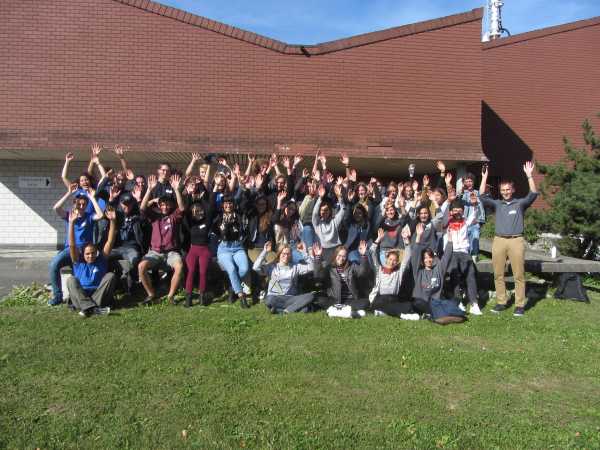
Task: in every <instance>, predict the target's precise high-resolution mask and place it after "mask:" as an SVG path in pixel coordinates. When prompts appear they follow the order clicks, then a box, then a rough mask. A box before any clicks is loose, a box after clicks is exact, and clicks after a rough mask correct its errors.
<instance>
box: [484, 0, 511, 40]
mask: <svg viewBox="0 0 600 450" xmlns="http://www.w3.org/2000/svg"><path fill="white" fill-rule="evenodd" d="M503 6H504V2H503V1H502V0H488V16H489V20H490V22H489V23H490V29H489V31H488V32H487V33H486V34H485V35H484V38H483V40H484V41H488V40H492V41H493V40H494V39H498V38H499V37H501V36H502V33H503V32H506V34H508V35H509V36H510V32H509V31H508V30H507V29H506V28H504V27H502V7H503Z"/></svg>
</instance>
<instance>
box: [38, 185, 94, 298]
mask: <svg viewBox="0 0 600 450" xmlns="http://www.w3.org/2000/svg"><path fill="white" fill-rule="evenodd" d="M78 189H79V186H78V185H77V183H72V184H71V185H70V186H69V190H68V191H67V193H66V194H65V195H63V197H62V198H61V199H60V200H59V201H58V202H56V204H55V205H54V211H55V212H56V214H57V215H58V216H59V217H61V218H62V219H63V220H65V222H66V225H67V227H66V228H67V236H66V238H65V248H64V249H63V250H61V251H60V252H58V254H57V255H56V256H55V257H54V258H52V261H51V262H50V267H49V276H50V283H51V285H52V299H51V300H50V301H49V302H48V304H49V305H50V306H56V305H60V304H61V303H62V301H63V295H62V288H61V282H60V269H62V268H63V267H66V266H69V265H70V264H71V260H70V259H69V234H68V231H69V228H68V227H69V223H68V220H69V213H67V212H66V211H65V210H64V209H63V205H64V204H65V203H66V202H67V200H68V199H69V198H70V197H72V196H74V198H73V207H72V210H76V211H78V212H79V214H78V216H77V219H76V220H75V223H74V225H73V226H74V229H75V244H76V245H77V246H78V247H82V246H83V245H85V244H88V243H91V242H93V241H94V223H95V222H96V221H98V220H100V219H102V218H103V217H104V214H103V213H102V209H101V208H100V205H99V204H98V202H97V201H96V197H95V194H96V192H95V191H94V190H93V189H92V188H91V186H90V187H89V188H88V189H89V190H88V191H86V193H85V194H84V193H79V194H75V193H76V192H78ZM90 203H91V204H92V207H93V213H92V212H90V211H89V208H88V204H90Z"/></svg>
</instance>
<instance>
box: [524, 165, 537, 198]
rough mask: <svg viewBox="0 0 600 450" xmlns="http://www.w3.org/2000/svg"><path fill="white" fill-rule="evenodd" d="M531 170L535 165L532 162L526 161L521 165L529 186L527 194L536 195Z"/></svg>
mask: <svg viewBox="0 0 600 450" xmlns="http://www.w3.org/2000/svg"><path fill="white" fill-rule="evenodd" d="M533 169H535V164H534V163H533V161H527V162H526V163H525V164H524V165H523V172H525V175H527V183H528V184H529V192H533V193H537V188H536V186H535V180H534V179H533Z"/></svg>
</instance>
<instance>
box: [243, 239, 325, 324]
mask: <svg viewBox="0 0 600 450" xmlns="http://www.w3.org/2000/svg"><path fill="white" fill-rule="evenodd" d="M298 246H299V249H300V251H301V252H302V253H303V260H304V261H306V263H298V264H293V265H292V248H291V247H290V246H289V245H282V246H280V247H279V251H278V252H277V258H276V261H275V262H272V263H270V264H267V263H266V258H267V255H268V254H269V252H271V250H272V248H273V244H272V243H271V242H270V241H268V242H267V243H265V247H264V249H263V251H262V252H261V253H260V255H259V256H258V258H257V259H256V261H255V262H254V266H253V267H252V268H253V269H254V270H255V271H256V272H258V273H260V274H261V275H264V276H267V277H269V282H268V286H267V294H266V297H265V305H266V306H267V308H269V310H270V311H271V312H272V313H273V314H277V313H286V314H287V313H292V312H298V311H303V312H310V310H311V309H310V306H309V305H310V304H311V303H312V302H313V299H314V294H313V293H312V292H308V293H306V294H299V293H298V277H300V276H302V275H305V274H307V273H309V272H311V271H312V270H313V267H314V263H313V259H312V258H311V257H310V255H308V254H306V252H305V249H304V245H303V244H302V243H300V244H298Z"/></svg>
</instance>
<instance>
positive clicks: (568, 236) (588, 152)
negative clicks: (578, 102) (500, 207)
mask: <svg viewBox="0 0 600 450" xmlns="http://www.w3.org/2000/svg"><path fill="white" fill-rule="evenodd" d="M598 117H600V114H599V115H598ZM582 128H583V139H584V142H585V147H584V148H575V147H574V146H573V144H572V143H571V142H570V141H569V139H568V138H566V137H564V138H563V143H564V149H565V154H566V156H565V158H563V159H562V160H561V161H560V162H558V163H556V164H547V165H538V168H539V171H540V173H542V174H544V175H545V176H544V180H543V181H542V184H541V186H540V192H541V194H542V197H543V198H544V200H545V201H546V203H547V204H548V206H549V207H548V208H546V209H544V210H537V211H534V212H533V221H534V223H535V224H536V225H537V226H539V227H540V229H541V230H544V231H549V232H553V233H558V234H560V235H561V236H562V239H561V240H560V241H559V243H558V245H559V249H560V251H561V253H563V254H565V255H569V256H574V257H577V258H587V259H593V258H594V257H595V256H596V255H597V252H598V246H599V245H600V138H599V137H598V136H596V134H595V133H594V129H593V127H592V124H591V123H590V121H589V120H587V119H586V120H585V121H584V122H583V124H582Z"/></svg>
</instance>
